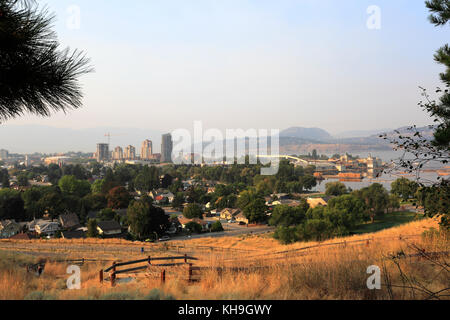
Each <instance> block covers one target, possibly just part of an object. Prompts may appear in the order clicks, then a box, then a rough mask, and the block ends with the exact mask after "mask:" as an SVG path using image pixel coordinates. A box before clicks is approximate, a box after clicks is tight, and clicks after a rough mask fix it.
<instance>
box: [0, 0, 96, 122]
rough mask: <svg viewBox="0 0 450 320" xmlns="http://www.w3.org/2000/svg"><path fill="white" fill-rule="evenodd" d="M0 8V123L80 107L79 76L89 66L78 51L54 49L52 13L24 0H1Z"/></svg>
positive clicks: (84, 72)
mask: <svg viewBox="0 0 450 320" xmlns="http://www.w3.org/2000/svg"><path fill="white" fill-rule="evenodd" d="M0 12H1V19H0V121H2V120H5V119H8V118H13V117H17V116H20V115H22V114H24V113H25V112H30V113H32V114H37V115H41V116H49V115H50V112H51V110H55V111H60V110H62V111H65V110H67V109H70V108H79V107H81V105H82V102H81V98H82V93H81V89H80V85H79V83H78V78H79V76H81V75H83V74H86V73H88V72H90V71H91V68H90V67H88V60H87V59H86V58H85V56H84V55H83V54H82V53H81V52H78V51H74V52H70V51H69V50H68V49H66V50H62V51H61V50H59V49H58V47H59V43H58V40H57V38H56V34H55V32H53V30H52V29H51V27H52V25H53V22H54V21H53V20H54V18H53V16H49V15H48V14H47V12H46V11H45V10H40V9H39V8H38V7H37V5H36V4H35V3H34V2H33V1H26V0H24V1H17V0H2V1H0Z"/></svg>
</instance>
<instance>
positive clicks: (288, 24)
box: [6, 0, 449, 133]
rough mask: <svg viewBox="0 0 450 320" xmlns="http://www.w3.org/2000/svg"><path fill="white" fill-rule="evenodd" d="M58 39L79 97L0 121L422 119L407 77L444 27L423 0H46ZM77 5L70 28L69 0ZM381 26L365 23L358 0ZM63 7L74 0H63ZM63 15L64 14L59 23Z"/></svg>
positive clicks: (151, 124) (382, 123)
mask: <svg viewBox="0 0 450 320" xmlns="http://www.w3.org/2000/svg"><path fill="white" fill-rule="evenodd" d="M39 2H40V3H41V4H44V3H46V4H48V7H49V10H50V11H53V12H55V13H56V16H57V21H56V23H55V28H56V31H57V32H58V34H59V38H60V41H61V43H62V45H64V46H70V47H71V48H78V49H81V50H83V51H85V52H86V53H87V54H88V56H89V57H91V59H92V65H93V66H94V67H95V70H96V72H95V73H93V74H90V75H87V76H84V77H83V78H82V83H83V86H84V94H85V99H84V108H83V109H81V110H77V111H71V112H69V113H68V114H67V115H64V114H63V113H58V114H55V115H53V116H52V117H51V118H49V119H42V118H38V117H32V116H26V117H23V118H20V119H16V120H10V121H8V122H6V124H12V125H13V124H44V125H51V126H57V127H67V128H91V127H97V126H101V127H136V128H144V129H147V128H148V129H152V130H158V131H171V130H173V129H177V128H187V129H190V128H192V125H193V121H194V120H202V121H203V124H204V127H205V128H219V129H225V128H280V129H284V128H287V127H290V126H306V127H321V128H324V129H326V130H329V131H330V132H331V133H338V132H341V131H346V130H364V129H376V128H396V127H400V126H404V125H409V124H413V123H415V124H418V125H425V124H429V123H430V121H429V118H428V117H427V116H426V114H425V113H424V112H423V111H422V110H420V109H419V107H418V106H417V102H418V101H419V100H420V94H419V90H418V86H419V85H421V86H425V87H428V88H430V89H434V87H436V86H438V85H440V82H439V78H438V73H439V72H441V71H442V67H440V66H439V65H437V64H436V63H435V62H434V61H433V54H434V52H435V50H436V49H438V48H439V47H440V46H442V45H443V44H444V43H446V42H447V41H448V36H449V29H448V27H446V28H436V27H434V26H432V25H431V24H430V23H429V22H428V21H427V16H428V12H427V10H426V8H425V5H424V1H423V0H371V1H365V0H340V1H336V0H320V1H318V0H277V1H274V0H179V1H175V0H150V1H149V0H133V1H118V0H95V1H87V0H71V1H65V0H45V1H39ZM71 5H76V6H78V7H79V8H80V13H81V16H80V28H79V29H73V28H69V27H68V22H71V21H72V22H73V21H74V20H70V18H71V17H73V16H71V14H70V12H69V11H68V8H69V7H70V6H71ZM371 5H377V6H379V8H380V9H381V29H379V30H371V29H368V28H367V20H368V19H369V16H370V15H369V14H368V13H367V8H368V7H369V6H371ZM72 12H74V11H72ZM69 25H70V23H69Z"/></svg>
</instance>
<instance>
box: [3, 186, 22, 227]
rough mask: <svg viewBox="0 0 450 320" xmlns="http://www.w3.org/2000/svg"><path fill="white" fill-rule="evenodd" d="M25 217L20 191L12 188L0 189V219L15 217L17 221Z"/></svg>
mask: <svg viewBox="0 0 450 320" xmlns="http://www.w3.org/2000/svg"><path fill="white" fill-rule="evenodd" d="M26 218H27V217H26V212H25V208H24V201H23V199H22V197H21V195H20V192H18V191H16V190H12V189H1V190H0V220H3V219H16V220H18V221H23V220H25V219H26Z"/></svg>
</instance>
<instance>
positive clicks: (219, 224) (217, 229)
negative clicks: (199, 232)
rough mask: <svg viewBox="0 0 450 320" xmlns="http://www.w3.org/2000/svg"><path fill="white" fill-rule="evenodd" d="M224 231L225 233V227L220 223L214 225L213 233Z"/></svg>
mask: <svg viewBox="0 0 450 320" xmlns="http://www.w3.org/2000/svg"><path fill="white" fill-rule="evenodd" d="M222 231H223V226H222V223H221V222H220V221H216V222H214V223H213V224H212V226H211V232H222Z"/></svg>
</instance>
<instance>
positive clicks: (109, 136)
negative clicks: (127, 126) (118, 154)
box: [105, 133, 125, 147]
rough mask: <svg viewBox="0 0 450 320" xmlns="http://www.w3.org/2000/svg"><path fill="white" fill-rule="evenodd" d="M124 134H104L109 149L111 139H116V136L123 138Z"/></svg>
mask: <svg viewBox="0 0 450 320" xmlns="http://www.w3.org/2000/svg"><path fill="white" fill-rule="evenodd" d="M124 135H125V134H114V135H113V134H111V133H106V134H105V137H108V145H109V146H110V147H111V137H117V136H124Z"/></svg>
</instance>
